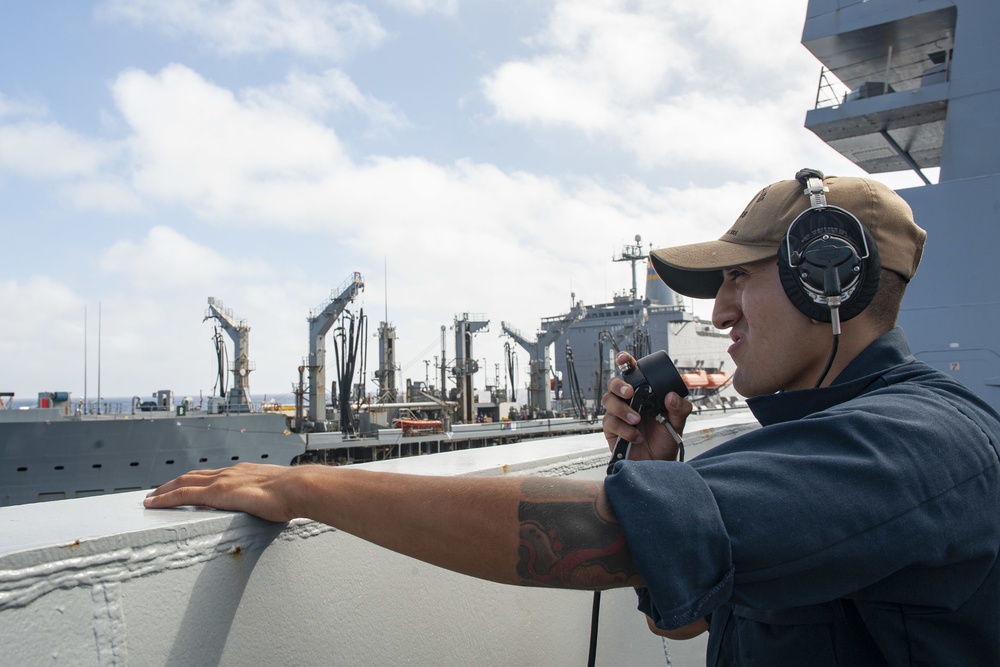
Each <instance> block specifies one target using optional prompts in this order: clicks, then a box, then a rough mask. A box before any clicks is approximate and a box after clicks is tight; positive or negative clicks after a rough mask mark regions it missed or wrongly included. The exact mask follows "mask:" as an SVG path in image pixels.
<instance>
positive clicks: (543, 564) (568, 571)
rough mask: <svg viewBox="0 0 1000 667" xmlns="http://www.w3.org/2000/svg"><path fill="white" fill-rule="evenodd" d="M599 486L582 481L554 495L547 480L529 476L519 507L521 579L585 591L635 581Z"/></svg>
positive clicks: (618, 529)
mask: <svg viewBox="0 0 1000 667" xmlns="http://www.w3.org/2000/svg"><path fill="white" fill-rule="evenodd" d="M560 488H565V487H560ZM599 489H600V487H597V489H596V492H595V487H594V486H593V485H589V484H582V485H580V486H579V487H578V486H577V485H572V487H571V490H570V491H569V492H566V491H561V492H559V493H555V492H554V487H553V486H552V485H550V484H548V482H547V481H546V480H544V479H538V478H536V479H531V480H526V482H525V487H524V500H522V501H521V503H520V505H519V506H518V523H519V525H520V545H519V547H518V564H517V572H518V576H519V577H520V579H521V582H522V583H524V584H527V585H534V586H554V587H559V588H586V589H602V588H610V587H614V586H631V585H637V579H638V578H637V575H636V572H635V567H634V566H633V565H632V558H631V555H630V554H629V551H628V547H627V545H626V544H625V534H624V532H623V531H622V528H621V526H620V525H619V524H618V521H617V520H616V519H615V517H614V515H613V513H612V512H611V510H610V508H609V507H607V504H606V501H605V500H603V494H602V493H601V492H600V490H599Z"/></svg>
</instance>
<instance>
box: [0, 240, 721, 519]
mask: <svg viewBox="0 0 1000 667" xmlns="http://www.w3.org/2000/svg"><path fill="white" fill-rule="evenodd" d="M623 257H624V258H626V259H628V261H631V262H632V290H631V292H629V293H628V294H623V295H620V296H618V297H616V298H615V301H614V302H613V303H611V304H596V305H591V306H585V305H584V304H582V303H577V304H575V305H574V306H573V307H572V308H571V309H570V311H569V312H568V313H565V314H562V315H558V316H554V317H551V318H545V319H544V320H543V321H542V322H541V327H540V330H539V332H538V334H537V336H536V337H535V338H534V339H531V340H529V339H527V338H526V337H525V336H524V335H523V334H521V333H520V331H518V330H517V329H515V328H514V327H512V326H509V325H508V324H507V323H506V322H504V323H503V324H502V327H503V332H504V334H505V335H506V336H507V337H508V338H510V339H511V340H512V342H513V344H514V345H520V346H522V347H523V348H524V350H523V352H522V357H523V356H524V353H526V354H527V357H528V365H529V367H530V373H529V376H530V380H529V386H528V387H527V389H528V391H527V392H526V397H525V400H522V401H518V400H516V398H517V396H516V390H511V391H510V392H508V391H507V389H506V388H499V387H497V386H489V385H488V386H487V387H486V392H485V395H483V396H480V394H479V392H477V391H476V389H475V388H474V382H473V380H474V376H475V374H476V373H477V372H479V370H480V369H479V368H478V364H477V363H476V362H475V359H476V358H477V355H476V354H475V352H474V351H473V346H474V344H475V334H476V333H477V332H480V331H484V330H486V328H487V327H488V326H489V320H488V319H487V318H486V317H485V316H484V315H480V314H473V313H461V314H458V315H456V317H455V321H454V323H453V326H452V329H453V330H454V332H455V336H454V348H453V350H454V353H453V354H449V352H448V350H447V347H448V345H447V343H448V341H447V339H446V336H445V331H446V327H445V326H442V327H441V356H440V359H442V360H445V361H444V362H443V363H440V364H438V367H437V370H438V371H439V372H440V376H439V378H438V379H437V381H436V383H435V384H431V383H429V382H426V381H424V382H420V381H413V380H411V379H406V381H405V387H403V388H400V387H398V385H399V382H398V379H397V375H398V364H397V363H396V359H395V349H396V330H395V327H394V326H393V325H392V324H391V323H389V322H381V323H380V324H379V327H378V331H377V333H376V334H374V336H375V337H376V338H377V339H378V366H377V370H376V371H375V372H374V373H373V374H372V376H371V378H370V384H368V382H369V378H366V377H365V374H364V370H363V369H364V368H366V367H367V359H366V358H365V356H366V355H365V351H366V350H367V345H366V344H364V341H365V339H366V337H367V336H368V327H367V319H366V317H365V315H364V314H363V312H360V311H359V312H353V311H352V310H351V309H350V306H351V305H352V303H353V302H354V300H355V298H356V297H357V296H358V295H359V294H360V292H361V291H362V290H363V289H364V279H363V278H362V276H361V274H360V273H356V272H355V273H352V274H351V275H350V276H349V277H348V278H347V279H346V280H345V281H344V283H343V284H341V285H340V286H339V287H338V288H336V289H334V290H332V291H331V294H330V297H329V298H328V299H327V300H326V301H325V302H324V303H323V304H321V305H320V306H319V307H317V308H315V309H313V310H312V311H310V313H309V315H308V317H307V321H308V324H309V353H308V356H307V357H306V361H305V363H304V364H303V365H302V366H300V367H299V368H298V381H297V382H296V383H295V384H294V385H293V392H292V394H293V396H294V405H291V406H287V405H277V404H274V403H273V402H261V403H255V402H254V401H253V400H252V398H251V394H250V376H251V373H252V371H254V370H255V366H254V363H253V361H252V360H251V358H250V354H249V349H250V327H249V325H248V324H247V322H246V321H245V320H242V319H240V318H239V317H237V316H236V315H235V314H234V313H233V311H232V310H230V309H229V308H226V307H225V305H224V304H223V303H222V301H220V300H218V299H215V298H214V297H209V298H208V309H207V310H206V313H205V320H206V321H209V320H211V321H213V322H215V323H216V327H217V328H216V336H215V340H216V352H217V354H218V359H219V363H218V368H219V370H218V374H219V375H218V383H217V386H218V387H219V388H220V392H219V393H220V395H218V396H212V397H210V398H209V399H208V402H207V405H204V406H203V405H201V404H200V402H199V403H196V402H195V401H194V400H192V399H191V398H190V397H184V398H179V397H177V396H175V394H174V392H173V391H171V390H166V389H165V390H160V391H157V392H156V394H155V395H153V396H152V397H150V398H149V399H145V400H144V399H143V398H142V397H139V396H136V397H134V398H132V399H131V401H129V402H127V405H126V406H125V407H124V408H123V407H122V406H121V405H117V406H109V405H107V404H104V405H101V404H100V402H98V404H97V405H96V406H95V405H88V404H87V403H86V401H84V402H80V403H74V402H73V400H72V396H71V395H70V394H69V393H68V392H58V391H56V392H39V393H38V400H37V403H36V404H35V405H34V406H32V407H29V408H28V409H13V405H12V403H13V401H12V399H13V394H11V393H9V392H8V393H3V394H0V506H3V505H18V504H23V503H32V502H39V501H47V500H62V499H66V498H79V497H84V496H93V495H102V494H105V493H120V492H127V491H137V490H141V489H150V488H155V487H156V486H157V485H159V484H162V483H163V482H165V481H167V480H169V479H172V478H173V477H176V476H177V475H179V474H181V473H183V472H186V471H188V470H193V469H204V468H219V467H225V466H229V465H235V464H236V463H239V462H242V461H249V462H257V463H274V464H278V465H295V464H300V463H325V464H332V465H345V464H351V463H358V462H367V461H376V460H382V459H388V458H398V457H404V456H417V455H421V454H432V453H439V452H443V451H453V450H456V449H468V448H475V447H487V446H496V445H504V444H508V443H514V442H519V441H521V440H525V439H530V438H537V437H543V436H560V435H573V434H579V433H591V432H595V431H598V430H600V428H601V426H600V421H599V412H600V396H601V394H602V393H603V387H604V385H605V384H606V383H607V380H608V378H609V377H610V375H611V374H612V373H613V372H614V371H615V365H614V355H615V353H616V352H617V351H618V350H626V351H629V352H631V353H632V354H633V355H634V356H636V357H641V356H643V355H645V354H648V353H649V352H650V351H651V350H652V349H665V350H667V351H668V353H669V354H670V355H671V356H672V357H673V358H674V361H675V363H676V364H677V365H678V366H679V369H680V370H681V371H682V373H683V374H684V377H685V379H686V381H687V382H688V383H689V386H690V387H691V391H692V395H691V397H692V399H693V400H694V402H695V405H696V406H697V407H698V409H699V411H712V410H715V409H722V408H725V409H730V408H734V407H737V406H738V404H739V399H738V397H737V396H736V395H735V393H732V391H731V388H730V387H729V386H728V385H729V383H728V374H727V373H726V371H724V370H722V368H723V365H724V364H725V361H724V360H725V358H726V349H727V347H728V344H729V339H728V337H727V336H726V335H725V334H723V333H722V332H719V331H717V330H714V329H713V328H712V327H711V325H708V324H705V323H703V322H700V321H699V320H698V318H696V317H694V316H693V315H692V314H691V313H689V312H688V311H686V310H685V308H684V307H683V305H682V304H681V303H680V302H679V300H678V299H677V298H676V295H674V294H673V293H672V292H670V290H669V289H667V288H666V286H664V285H663V284H662V283H660V281H659V280H658V279H656V276H655V274H652V273H650V272H649V270H648V269H647V278H648V280H647V292H648V294H647V295H646V297H645V298H640V297H639V295H638V293H637V290H636V280H637V277H636V273H637V270H638V269H637V264H639V263H640V262H641V263H642V265H644V266H645V264H646V259H645V252H644V250H643V248H642V246H641V243H640V239H639V238H638V237H637V238H636V245H629V246H626V248H625V250H624V251H623V253H622V255H621V257H618V258H615V259H616V261H621V260H622V258H623ZM688 325H690V326H688ZM331 331H332V334H331ZM226 336H228V338H229V339H231V347H232V354H231V358H232V359H233V361H232V363H228V361H227V360H228V359H229V358H230V354H229V347H227V345H226ZM328 344H331V345H332V347H333V348H334V349H333V351H334V352H335V354H333V355H331V356H333V357H334V360H335V361H334V363H333V364H328V362H327V345H328ZM514 345H512V344H511V343H507V345H506V346H505V347H506V348H507V349H506V354H507V355H508V359H509V360H510V361H511V363H510V364H509V365H508V369H507V371H508V374H509V375H508V380H509V385H508V386H510V387H516V386H517V384H518V383H519V381H520V380H519V378H518V377H517V375H518V373H517V369H516V366H517V364H516V357H517V354H516V352H515V351H514V350H513V347H514ZM652 346H655V348H654V347H652ZM553 349H555V350H557V354H556V355H555V362H553V354H552V350H553ZM574 349H575V351H573V350H574ZM328 370H329V371H330V372H331V373H332V374H333V375H334V376H335V377H333V378H332V381H328V379H327V372H328ZM581 377H586V378H587V379H586V381H585V382H580V380H579V378H581ZM230 383H231V386H230ZM710 384H711V386H709V385H710ZM328 387H329V388H330V394H331V395H330V396H328V394H327V388H328ZM584 387H585V388H584ZM508 393H509V395H508ZM522 396H524V394H522Z"/></svg>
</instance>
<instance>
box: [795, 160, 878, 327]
mask: <svg viewBox="0 0 1000 667" xmlns="http://www.w3.org/2000/svg"><path fill="white" fill-rule="evenodd" d="M823 178H824V176H823V172H821V171H818V170H816V169H802V170H800V171H799V173H797V174H795V180H797V181H798V182H799V183H801V184H802V185H803V187H804V188H805V189H804V190H803V194H804V195H805V196H807V197H809V202H810V205H809V208H807V209H806V210H805V211H803V212H802V213H800V214H799V215H798V216H797V217H796V218H795V220H793V221H792V224H791V225H789V226H788V231H787V232H785V239H784V241H783V242H782V244H781V246H780V247H779V248H778V257H779V262H778V273H779V275H780V277H781V285H782V287H784V289H785V293H786V294H787V295H788V298H789V299H790V300H791V302H792V303H793V304H794V305H795V307H796V308H798V309H799V310H800V311H802V312H803V313H805V314H806V315H807V316H809V317H811V318H812V319H814V320H818V321H820V322H831V323H832V324H833V328H834V334H839V333H840V322H841V321H847V320H849V319H851V318H852V317H854V316H856V315H858V314H859V313H860V312H861V311H863V310H864V309H865V308H866V307H867V306H868V304H869V303H871V300H872V298H874V296H875V292H877V291H878V282H879V274H880V273H881V266H882V265H881V262H880V261H879V256H878V248H877V247H876V245H875V241H874V239H872V237H871V234H869V233H868V230H867V229H865V227H864V225H862V224H861V221H860V220H858V219H857V217H855V216H854V214H853V213H851V212H850V211H847V210H845V209H842V208H840V207H837V206H830V205H828V204H827V203H826V193H827V192H829V191H830V188H828V187H826V186H824V185H823Z"/></svg>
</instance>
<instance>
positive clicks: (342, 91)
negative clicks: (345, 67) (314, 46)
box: [241, 69, 408, 131]
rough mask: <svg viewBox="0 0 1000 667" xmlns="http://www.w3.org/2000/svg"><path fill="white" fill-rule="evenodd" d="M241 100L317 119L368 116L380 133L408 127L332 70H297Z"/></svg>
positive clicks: (391, 110)
mask: <svg viewBox="0 0 1000 667" xmlns="http://www.w3.org/2000/svg"><path fill="white" fill-rule="evenodd" d="M241 97H242V98H243V99H244V100H245V101H246V102H248V103H250V104H254V105H256V106H258V107H260V108H271V109H276V110H282V111H283V112H285V113H289V114H292V115H305V116H311V117H314V118H321V117H323V116H326V115H329V114H333V113H337V112H342V111H344V110H351V111H355V112H358V113H360V114H362V115H363V116H365V117H366V119H367V120H368V121H369V123H370V124H371V125H372V126H374V127H375V128H376V129H377V130H379V131H382V130H397V129H400V128H403V127H406V126H407V125H408V122H407V121H406V119H405V117H403V116H402V115H401V114H399V113H398V112H396V111H395V109H394V108H393V106H392V105H391V104H387V103H386V102H383V101H381V100H379V99H377V98H374V97H371V96H370V95H365V94H364V93H362V92H361V91H360V90H358V87H357V86H356V85H355V84H354V82H353V81H352V80H351V79H350V77H348V76H347V75H346V74H344V72H342V71H341V70H339V69H328V70H326V71H325V72H322V73H319V74H309V73H307V72H302V71H299V70H293V71H292V72H291V73H290V74H289V75H288V76H287V77H286V79H285V81H283V82H281V83H280V84H275V85H271V86H267V87H264V88H258V89H248V90H246V91H243V92H242V94H241Z"/></svg>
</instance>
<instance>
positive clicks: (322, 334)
mask: <svg viewBox="0 0 1000 667" xmlns="http://www.w3.org/2000/svg"><path fill="white" fill-rule="evenodd" d="M364 288H365V281H364V279H363V278H362V277H361V274H360V273H358V272H357V271H355V272H354V274H353V275H352V276H351V277H350V278H348V279H347V281H346V282H344V284H343V285H341V286H340V287H339V288H338V289H337V290H334V291H333V292H331V293H330V300H329V301H328V302H327V303H326V304H325V305H324V306H320V307H319V308H318V309H316V310H312V311H310V312H309V317H308V318H307V320H308V322H309V363H308V367H309V419H310V420H311V421H313V422H322V421H326V334H327V332H328V331H329V330H330V328H331V327H332V326H333V325H334V323H336V321H337V318H338V317H340V314H341V313H343V312H344V309H345V308H347V304H349V303H350V302H351V301H353V300H354V298H355V297H356V296H357V295H358V294H359V293H360V292H361V291H362V290H363V289H364Z"/></svg>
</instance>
